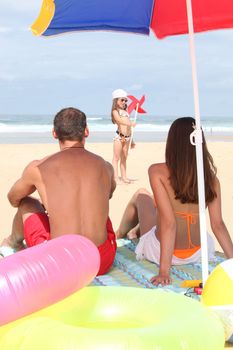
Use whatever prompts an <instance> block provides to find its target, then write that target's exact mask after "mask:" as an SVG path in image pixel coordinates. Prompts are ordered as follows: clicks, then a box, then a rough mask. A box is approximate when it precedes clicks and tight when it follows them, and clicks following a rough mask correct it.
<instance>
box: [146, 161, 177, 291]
mask: <svg viewBox="0 0 233 350" xmlns="http://www.w3.org/2000/svg"><path fill="white" fill-rule="evenodd" d="M164 166H165V164H154V165H152V166H151V167H150V168H149V179H150V185H151V188H152V191H153V194H154V198H155V202H156V206H157V210H158V213H159V229H158V237H157V238H158V239H159V241H160V266H159V274H158V276H154V277H152V279H151V282H152V283H153V284H154V285H156V286H157V285H158V284H161V285H167V284H170V283H171V282H172V280H171V277H170V267H171V260H172V255H173V251H174V246H175V238H176V220H175V216H174V212H173V208H172V206H171V202H170V199H169V196H168V193H167V191H166V188H165V186H164V178H165V176H166V174H165V171H164Z"/></svg>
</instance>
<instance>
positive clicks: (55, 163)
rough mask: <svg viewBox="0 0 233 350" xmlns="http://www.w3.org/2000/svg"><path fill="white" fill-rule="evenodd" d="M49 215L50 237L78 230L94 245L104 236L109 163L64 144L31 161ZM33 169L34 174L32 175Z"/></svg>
mask: <svg viewBox="0 0 233 350" xmlns="http://www.w3.org/2000/svg"><path fill="white" fill-rule="evenodd" d="M28 172H31V174H32V176H35V178H36V181H37V191H38V193H39V195H40V198H41V201H42V203H43V205H44V207H45V208H46V211H47V213H48V215H49V222H50V229H51V238H55V237H57V236H60V235H64V234H66V233H78V234H81V235H83V236H86V237H88V238H89V239H91V240H92V241H93V242H94V243H95V244H96V245H97V246H98V245H100V244H102V243H103V242H104V241H105V240H106V237H107V233H106V221H107V217H108V211H109V198H110V197H111V195H112V190H113V189H112V171H111V165H110V164H109V163H107V162H105V161H104V160H103V159H102V158H101V157H99V156H97V155H95V154H93V153H91V152H88V151H86V150H85V149H84V148H83V147H68V148H65V149H64V150H61V151H60V152H58V153H56V154H54V155H52V156H50V157H48V158H46V159H45V160H44V161H40V162H38V163H37V164H35V163H34V164H33V165H31V167H29V169H28ZM33 173H34V175H33Z"/></svg>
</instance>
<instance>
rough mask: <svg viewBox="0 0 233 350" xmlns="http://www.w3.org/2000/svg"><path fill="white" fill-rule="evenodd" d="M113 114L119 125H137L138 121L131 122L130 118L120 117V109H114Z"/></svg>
mask: <svg viewBox="0 0 233 350" xmlns="http://www.w3.org/2000/svg"><path fill="white" fill-rule="evenodd" d="M112 116H113V119H114V121H115V122H116V124H118V125H126V126H135V125H136V123H135V122H131V121H130V119H129V118H122V117H120V115H119V113H118V111H117V110H116V109H114V110H113V111H112Z"/></svg>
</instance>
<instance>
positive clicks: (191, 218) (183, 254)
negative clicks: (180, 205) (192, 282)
mask: <svg viewBox="0 0 233 350" xmlns="http://www.w3.org/2000/svg"><path fill="white" fill-rule="evenodd" d="M175 214H176V215H177V216H178V217H180V218H181V219H184V220H186V223H187V235H188V248H185V249H174V252H173V254H174V255H175V256H176V257H177V258H181V259H185V258H188V257H189V256H191V255H193V254H194V253H195V252H196V251H197V250H199V249H200V247H201V246H200V245H198V246H195V245H194V244H193V242H192V239H191V225H194V224H196V223H197V216H198V214H192V213H183V212H180V211H176V212H175Z"/></svg>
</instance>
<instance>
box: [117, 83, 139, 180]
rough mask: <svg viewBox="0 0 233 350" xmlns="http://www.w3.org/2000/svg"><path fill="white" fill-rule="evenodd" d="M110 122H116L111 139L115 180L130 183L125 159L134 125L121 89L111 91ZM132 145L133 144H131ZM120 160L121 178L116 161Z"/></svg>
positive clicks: (124, 93) (125, 94) (125, 97)
mask: <svg viewBox="0 0 233 350" xmlns="http://www.w3.org/2000/svg"><path fill="white" fill-rule="evenodd" d="M112 100H113V101H112V113H111V114H112V122H113V124H117V130H116V135H115V137H114V139H113V160H112V165H113V168H114V174H115V180H116V183H117V184H122V183H127V184H129V183H130V180H129V179H128V178H127V176H126V160H127V156H128V150H129V145H130V139H131V128H132V127H134V126H135V125H136V123H135V122H132V121H130V119H129V114H128V112H127V102H128V100H127V93H126V91H124V90H122V89H117V90H114V91H113V93H112ZM131 145H132V147H134V144H131ZM119 162H120V173H121V178H119V176H118V163H119Z"/></svg>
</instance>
